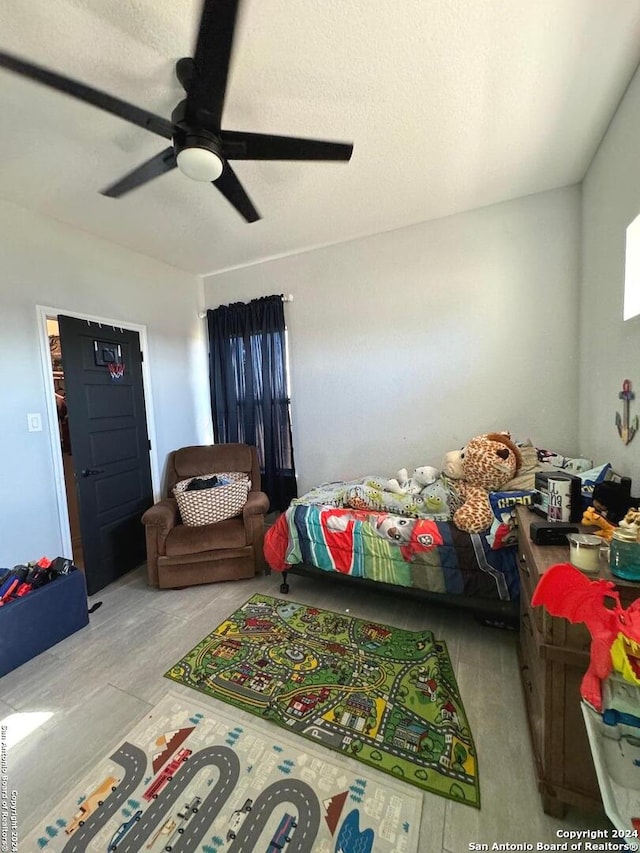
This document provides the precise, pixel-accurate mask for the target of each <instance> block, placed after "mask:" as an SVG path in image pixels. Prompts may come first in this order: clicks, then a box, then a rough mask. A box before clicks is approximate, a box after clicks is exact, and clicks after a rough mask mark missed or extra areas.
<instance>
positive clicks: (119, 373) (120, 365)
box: [107, 361, 124, 382]
mask: <svg viewBox="0 0 640 853" xmlns="http://www.w3.org/2000/svg"><path fill="white" fill-rule="evenodd" d="M107 367H108V368H109V376H110V377H111V379H112V380H113V381H114V382H118V381H119V380H120V379H122V377H123V376H124V361H110V362H109V363H108V364H107Z"/></svg>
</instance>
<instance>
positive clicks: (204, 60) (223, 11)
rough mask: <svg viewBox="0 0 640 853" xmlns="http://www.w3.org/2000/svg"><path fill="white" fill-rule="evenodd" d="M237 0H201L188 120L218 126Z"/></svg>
mask: <svg viewBox="0 0 640 853" xmlns="http://www.w3.org/2000/svg"><path fill="white" fill-rule="evenodd" d="M238 3H239V0H204V3H203V6H202V16H201V18H200V28H199V30H198V39H197V42H196V51H195V55H194V57H193V59H194V62H195V69H196V73H195V75H194V78H193V81H192V83H191V86H190V89H189V92H188V94H187V120H188V121H190V122H192V123H194V124H202V125H204V126H205V127H207V128H208V129H209V130H212V131H218V130H220V119H221V117H222V107H223V105H224V95H225V91H226V88H227V74H228V73H229V62H230V59H231V47H232V44H233V34H234V31H235V27H236V16H237V12H238Z"/></svg>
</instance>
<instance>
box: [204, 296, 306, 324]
mask: <svg viewBox="0 0 640 853" xmlns="http://www.w3.org/2000/svg"><path fill="white" fill-rule="evenodd" d="M280 299H282V301H283V302H293V293H281V294H280ZM206 316H207V312H206V311H200V312H199V313H198V317H199V318H200V319H201V320H204V318H205V317H206Z"/></svg>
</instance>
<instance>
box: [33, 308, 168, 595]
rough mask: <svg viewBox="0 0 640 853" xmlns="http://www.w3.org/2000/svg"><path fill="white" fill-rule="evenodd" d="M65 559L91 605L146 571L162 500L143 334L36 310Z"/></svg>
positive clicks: (91, 319)
mask: <svg viewBox="0 0 640 853" xmlns="http://www.w3.org/2000/svg"><path fill="white" fill-rule="evenodd" d="M38 312H39V314H40V319H41V326H40V329H41V351H42V356H43V368H44V369H45V374H46V375H47V376H48V377H50V379H49V381H47V382H46V383H45V386H46V388H45V394H46V397H47V409H48V415H49V424H50V437H51V449H52V456H53V468H54V474H55V477H56V488H57V499H58V516H59V520H60V538H61V544H62V550H61V553H62V554H63V555H64V556H67V557H73V560H74V562H75V563H76V565H78V566H79V567H81V568H83V569H84V572H85V576H86V580H87V590H88V592H89V595H93V594H94V593H96V592H98V591H99V590H100V589H102V588H103V587H105V586H107V584H109V583H111V582H112V581H114V580H116V579H117V578H118V577H120V575H122V574H124V573H126V572H128V571H130V570H131V569H133V568H135V567H136V566H139V565H141V564H142V563H144V560H145V557H146V552H145V543H144V528H143V525H142V524H141V523H140V518H141V516H142V514H143V513H144V511H145V510H146V509H148V508H149V506H151V505H152V504H153V503H154V501H155V500H156V499H157V496H158V493H159V487H158V483H159V474H158V467H157V458H156V453H155V449H154V448H155V436H154V432H153V416H152V407H151V402H150V394H149V386H150V377H149V373H148V365H147V364H143V351H144V348H145V347H146V329H145V327H141V326H133V325H132V324H126V325H125V324H122V325H121V324H119V323H118V324H114V323H113V321H107V320H104V319H96V318H94V317H87V316H69V315H68V314H66V313H64V312H62V311H56V310H55V309H47V308H44V307H43V306H38Z"/></svg>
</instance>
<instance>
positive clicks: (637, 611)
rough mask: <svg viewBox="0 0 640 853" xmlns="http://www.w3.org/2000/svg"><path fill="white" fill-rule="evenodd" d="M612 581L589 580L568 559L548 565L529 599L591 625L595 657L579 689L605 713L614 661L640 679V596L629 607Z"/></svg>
mask: <svg viewBox="0 0 640 853" xmlns="http://www.w3.org/2000/svg"><path fill="white" fill-rule="evenodd" d="M614 586H615V584H614V583H613V581H606V580H595V581H592V580H589V579H588V578H586V577H585V576H584V575H583V574H582V572H580V571H578V569H576V568H575V567H574V566H572V565H571V564H570V563H560V564H558V565H556V566H551V568H549V569H547V571H546V572H545V573H544V575H543V576H542V578H541V579H540V581H539V583H538V586H537V587H536V590H535V592H534V594H533V598H532V599H531V603H532V604H533V605H542V606H544V607H545V608H546V609H547V610H548V611H549V613H551V615H552V616H564V618H565V619H568V620H569V621H570V622H584V624H585V625H586V626H587V628H588V630H589V633H590V634H591V662H590V663H589V668H588V669H587V671H586V673H585V675H584V678H583V679H582V684H581V687H580V692H581V694H582V698H583V699H584V700H585V701H587V702H588V703H589V704H590V705H591V706H592V707H593V708H595V710H596V711H597V712H598V713H601V712H602V681H603V680H604V679H606V678H607V677H608V676H609V674H610V673H611V670H612V669H613V668H614V666H615V668H616V669H618V670H620V671H621V672H622V674H623V676H624V677H625V678H627V679H628V680H630V681H633V682H635V683H636V684H640V599H636V601H634V602H633V603H632V604H631V605H630V606H629V607H628V608H627V609H626V610H625V609H624V608H623V607H621V606H620V596H619V595H618V593H617V592H616V591H615V590H614ZM612 656H614V657H615V665H614V661H613V660H612Z"/></svg>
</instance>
